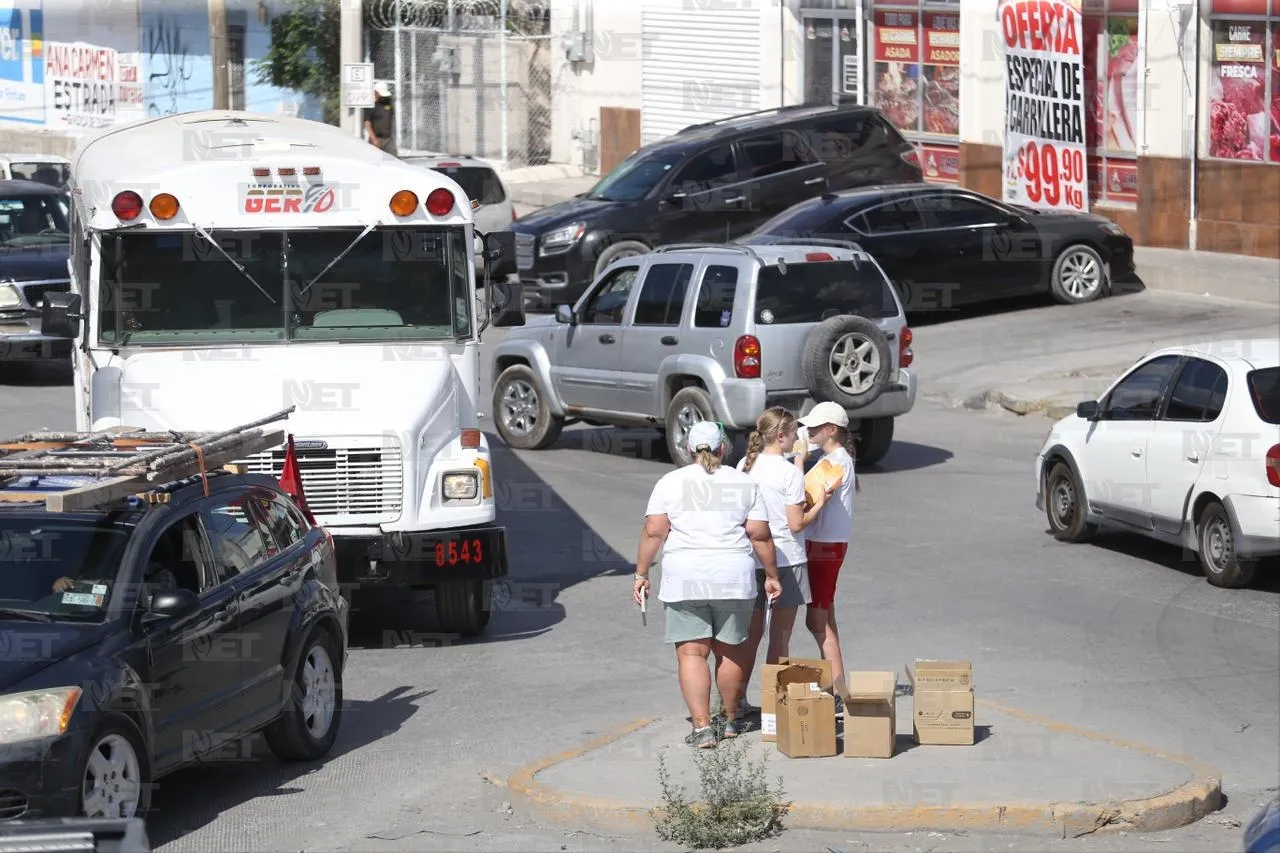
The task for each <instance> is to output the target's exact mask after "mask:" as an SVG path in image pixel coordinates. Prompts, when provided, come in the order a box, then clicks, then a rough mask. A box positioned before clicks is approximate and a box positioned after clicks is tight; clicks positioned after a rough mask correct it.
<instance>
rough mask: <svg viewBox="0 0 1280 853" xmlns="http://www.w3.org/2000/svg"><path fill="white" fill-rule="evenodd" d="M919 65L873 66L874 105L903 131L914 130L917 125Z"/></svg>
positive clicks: (898, 63)
mask: <svg viewBox="0 0 1280 853" xmlns="http://www.w3.org/2000/svg"><path fill="white" fill-rule="evenodd" d="M919 69H920V66H919V65H908V64H907V63H905V62H877V63H876V106H877V107H879V108H880V110H881V111H882V112H883V113H884V114H885V117H886V118H888V119H889V121H890V122H892V123H893V125H894V127H897V128H901V129H903V130H908V131H910V130H915V129H916V128H917V127H918V126H919V123H920V98H919V93H920V89H919V81H918V80H917V79H916V73H917V72H918V71H919Z"/></svg>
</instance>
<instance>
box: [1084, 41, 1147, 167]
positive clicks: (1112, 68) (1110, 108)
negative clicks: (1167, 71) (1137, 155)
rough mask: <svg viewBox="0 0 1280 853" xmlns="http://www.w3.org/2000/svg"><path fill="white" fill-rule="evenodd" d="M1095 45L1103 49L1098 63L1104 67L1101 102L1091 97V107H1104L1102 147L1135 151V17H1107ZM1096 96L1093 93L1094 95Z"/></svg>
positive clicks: (1136, 77)
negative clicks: (1104, 130)
mask: <svg viewBox="0 0 1280 853" xmlns="http://www.w3.org/2000/svg"><path fill="white" fill-rule="evenodd" d="M1098 47H1099V49H1100V50H1102V51H1105V54H1104V55H1102V56H1099V57H1098V59H1099V62H1098V65H1099V67H1100V68H1103V69H1105V81H1106V84H1105V86H1103V87H1102V92H1101V93H1100V94H1102V95H1103V97H1104V99H1105V106H1104V104H1103V103H1099V102H1098V100H1096V99H1095V101H1094V109H1099V108H1102V109H1104V110H1105V116H1106V123H1105V124H1103V125H1102V126H1103V127H1105V128H1106V129H1107V138H1106V140H1105V143H1104V147H1105V148H1107V149H1108V150H1110V151H1136V150H1137V149H1138V136H1137V133H1136V132H1135V130H1134V128H1135V118H1136V116H1137V105H1138V19H1137V18H1111V19H1110V20H1108V21H1107V31H1106V34H1105V37H1104V38H1101V39H1099V40H1098ZM1095 98H1096V96H1095Z"/></svg>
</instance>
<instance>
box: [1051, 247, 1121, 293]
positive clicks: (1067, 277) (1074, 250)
mask: <svg viewBox="0 0 1280 853" xmlns="http://www.w3.org/2000/svg"><path fill="white" fill-rule="evenodd" d="M1106 288H1107V268H1106V265H1105V264H1103V262H1102V256H1101V255H1099V254H1098V253H1097V252H1096V251H1094V250H1093V249H1092V248H1090V247H1089V246H1086V245H1084V244H1083V243H1073V244H1072V245H1070V246H1067V247H1066V248H1065V249H1063V250H1062V251H1061V252H1059V253H1058V257H1057V258H1055V259H1054V261H1053V271H1052V272H1051V273H1050V274H1049V290H1050V292H1052V293H1053V298H1054V299H1055V300H1056V301H1058V302H1060V303H1062V304H1063V305H1083V304H1084V303H1085V302H1092V301H1093V300H1095V299H1097V298H1098V297H1099V296H1101V295H1102V293H1103V291H1104V290H1106Z"/></svg>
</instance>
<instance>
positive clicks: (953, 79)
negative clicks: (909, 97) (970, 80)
mask: <svg viewBox="0 0 1280 853" xmlns="http://www.w3.org/2000/svg"><path fill="white" fill-rule="evenodd" d="M924 86H925V89H924V129H925V132H926V133H945V134H950V135H952V136H954V135H956V134H958V133H959V132H960V69H959V68H956V67H954V66H950V65H927V66H925V81H924Z"/></svg>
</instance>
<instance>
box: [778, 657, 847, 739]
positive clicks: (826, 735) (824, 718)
mask: <svg viewBox="0 0 1280 853" xmlns="http://www.w3.org/2000/svg"><path fill="white" fill-rule="evenodd" d="M796 670H804V671H805V672H806V673H808V672H811V671H812V670H808V669H806V668H804V667H788V668H787V669H784V670H783V671H782V672H780V673H778V679H779V680H778V693H777V712H778V751H779V752H781V753H782V754H783V755H785V756H787V757H788V758H829V757H831V756H833V755H835V754H836V698H835V697H834V696H832V695H831V694H830V693H827V692H826V691H825V690H819V689H817V686H816V685H815V684H814V683H813V682H799V683H797V682H788V681H787V680H786V679H787V678H788V673H794V672H795V671H796Z"/></svg>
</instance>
